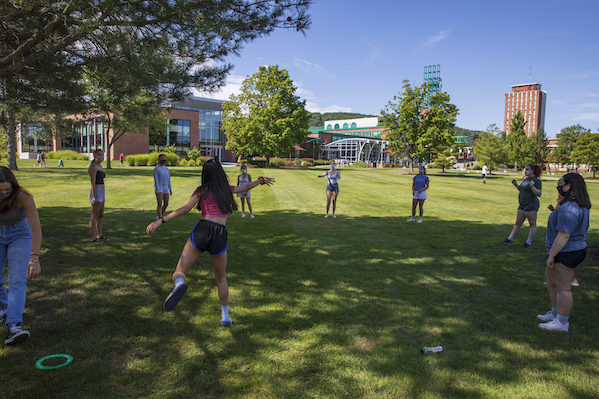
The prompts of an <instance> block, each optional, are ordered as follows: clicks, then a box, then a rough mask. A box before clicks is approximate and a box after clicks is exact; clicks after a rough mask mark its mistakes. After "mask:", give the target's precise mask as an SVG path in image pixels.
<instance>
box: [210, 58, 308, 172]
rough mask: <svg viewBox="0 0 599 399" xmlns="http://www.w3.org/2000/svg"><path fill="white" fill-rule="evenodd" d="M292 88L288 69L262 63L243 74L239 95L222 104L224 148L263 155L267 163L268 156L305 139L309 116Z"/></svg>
mask: <svg viewBox="0 0 599 399" xmlns="http://www.w3.org/2000/svg"><path fill="white" fill-rule="evenodd" d="M296 90H297V87H295V85H294V84H293V81H292V80H291V79H290V78H289V74H288V72H287V71H286V70H284V69H281V70H280V69H279V67H278V66H277V65H275V66H268V67H264V66H262V67H260V68H259V70H258V72H257V73H255V74H253V75H252V76H249V77H247V78H246V79H245V80H244V81H243V83H242V85H241V90H240V91H241V92H240V94H239V95H237V96H235V95H231V97H229V100H228V101H225V102H224V104H223V117H224V119H223V122H222V128H223V130H224V132H225V135H226V136H227V140H228V141H227V147H226V148H227V149H229V150H232V151H235V152H236V153H237V154H238V155H240V156H249V155H254V154H259V155H262V156H265V157H266V164H267V165H268V164H269V162H270V158H271V157H274V156H285V155H287V154H289V153H290V152H291V151H292V148H293V145H294V144H297V143H301V142H303V141H304V140H305V139H306V136H307V135H308V120H309V119H310V113H309V112H308V111H306V108H305V107H306V102H305V101H301V100H300V99H299V97H298V96H296V95H295V91H296Z"/></svg>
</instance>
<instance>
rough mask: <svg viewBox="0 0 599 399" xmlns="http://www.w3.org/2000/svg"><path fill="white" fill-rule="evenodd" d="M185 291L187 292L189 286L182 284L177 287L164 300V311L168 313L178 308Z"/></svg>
mask: <svg viewBox="0 0 599 399" xmlns="http://www.w3.org/2000/svg"><path fill="white" fill-rule="evenodd" d="M185 291H187V284H185V283H182V284H179V285H178V286H176V287H175V289H173V291H172V292H171V293H170V294H168V296H167V297H166V299H165V300H164V305H163V307H164V310H166V311H167V312H170V311H171V310H173V309H174V308H175V306H177V304H178V303H179V301H180V300H181V298H183V295H184V294H185Z"/></svg>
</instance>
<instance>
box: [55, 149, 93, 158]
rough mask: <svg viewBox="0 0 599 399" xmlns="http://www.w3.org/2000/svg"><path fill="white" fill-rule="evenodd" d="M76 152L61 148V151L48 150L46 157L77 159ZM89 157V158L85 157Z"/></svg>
mask: <svg viewBox="0 0 599 399" xmlns="http://www.w3.org/2000/svg"><path fill="white" fill-rule="evenodd" d="M77 156H78V154H77V152H75V151H72V150H63V151H50V152H47V153H46V159H62V160H65V159H72V160H75V159H77ZM86 159H89V158H86Z"/></svg>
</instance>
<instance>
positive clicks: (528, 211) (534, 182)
mask: <svg viewBox="0 0 599 399" xmlns="http://www.w3.org/2000/svg"><path fill="white" fill-rule="evenodd" d="M524 175H525V176H526V177H525V179H524V181H523V182H522V183H521V184H520V185H518V183H517V182H516V180H515V179H514V180H512V184H513V185H514V186H515V187H516V188H517V189H518V191H520V193H519V194H518V203H519V204H520V206H519V207H518V214H517V216H516V224H515V225H514V228H513V229H512V232H511V233H510V235H509V237H508V238H506V239H505V240H503V241H502V242H503V243H504V244H511V243H512V242H514V237H516V234H518V232H519V231H520V228H521V227H522V224H523V223H524V221H525V220H526V219H528V223H529V224H530V230H529V232H528V239H527V240H526V242H525V243H524V245H523V247H524V248H530V245H531V244H532V239H533V238H535V235H536V234H537V211H538V210H539V198H538V197H540V196H541V180H540V179H539V176H541V167H540V166H539V165H534V166H533V165H527V166H526V168H524Z"/></svg>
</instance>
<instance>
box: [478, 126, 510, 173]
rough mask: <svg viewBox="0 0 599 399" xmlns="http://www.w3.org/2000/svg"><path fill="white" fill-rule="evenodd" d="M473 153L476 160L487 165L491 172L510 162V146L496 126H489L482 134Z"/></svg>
mask: <svg viewBox="0 0 599 399" xmlns="http://www.w3.org/2000/svg"><path fill="white" fill-rule="evenodd" d="M473 151H474V156H475V157H476V159H478V161H479V162H481V163H483V164H487V166H488V167H489V169H490V170H493V168H495V167H496V166H499V165H502V164H505V163H506V162H507V160H508V156H507V154H508V145H507V143H506V141H505V140H504V139H503V138H502V135H501V132H500V131H499V128H498V127H497V126H496V125H495V124H491V125H489V127H488V128H487V130H486V131H485V132H481V133H480V137H479V139H478V140H477V141H476V143H475V144H474V148H473Z"/></svg>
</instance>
